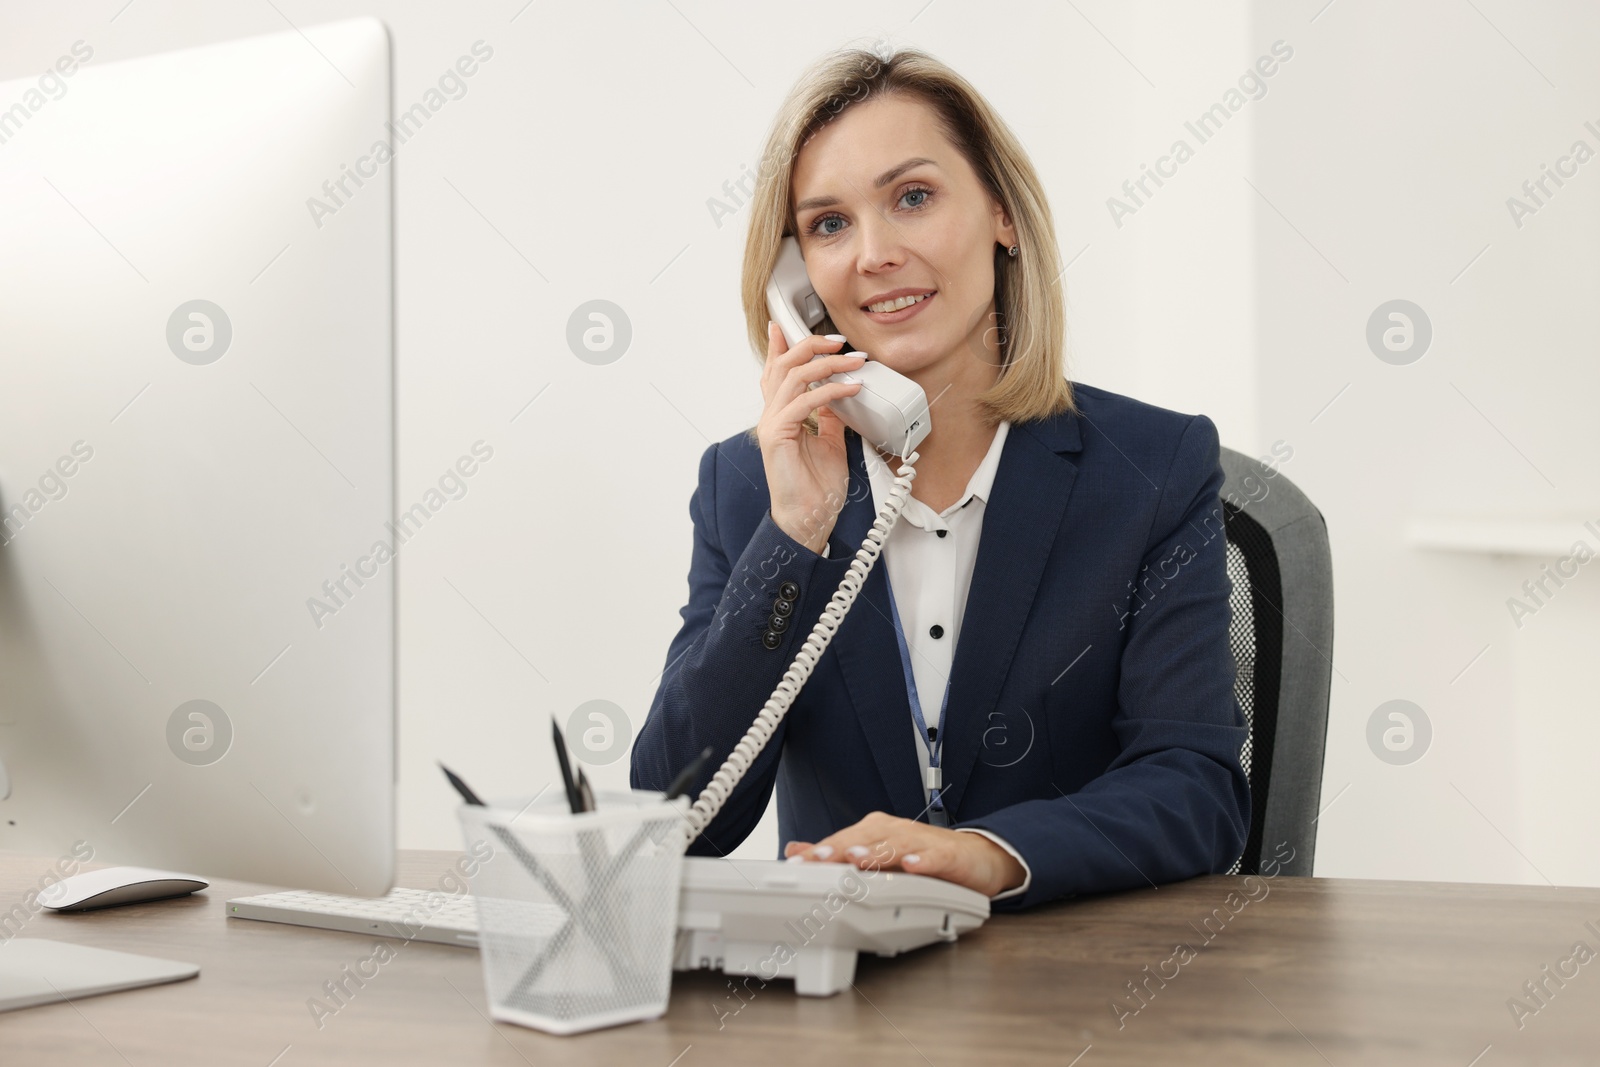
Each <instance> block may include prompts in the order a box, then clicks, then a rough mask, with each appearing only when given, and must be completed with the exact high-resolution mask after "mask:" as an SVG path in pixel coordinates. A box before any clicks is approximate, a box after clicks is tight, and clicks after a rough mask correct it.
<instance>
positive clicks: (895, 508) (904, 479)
mask: <svg viewBox="0 0 1600 1067" xmlns="http://www.w3.org/2000/svg"><path fill="white" fill-rule="evenodd" d="M916 462H917V453H916V452H912V453H911V454H910V455H908V456H906V457H905V460H904V462H902V463H901V465H900V469H899V470H898V471H896V472H895V480H894V488H893V489H891V490H890V491H889V496H888V498H887V499H885V500H884V502H883V506H882V507H881V508H879V509H878V517H877V518H876V519H875V520H874V521H873V523H872V529H870V530H868V531H867V539H866V540H865V541H863V542H862V543H861V548H860V549H858V550H857V552H856V555H855V559H853V560H851V561H850V569H849V570H848V571H847V572H846V573H845V576H844V578H843V580H842V581H840V582H839V588H838V589H836V590H835V591H834V594H833V598H832V599H831V600H829V601H828V606H827V607H826V608H824V609H823V611H822V617H821V618H820V619H818V620H817V624H816V625H815V626H813V627H812V628H811V633H810V635H809V636H807V637H806V640H805V644H803V645H802V646H801V647H800V651H799V652H798V653H796V654H795V657H794V662H793V663H791V664H789V669H788V670H787V671H785V672H784V674H783V678H782V679H781V680H779V682H778V688H776V689H774V690H773V691H772V696H770V697H768V698H767V703H766V705H765V706H764V707H763V708H762V709H761V713H760V714H759V715H757V716H756V720H755V722H753V723H751V724H750V729H749V730H747V731H745V735H744V737H742V738H740V740H739V743H738V744H737V745H735V746H734V748H733V751H732V752H730V753H729V754H728V758H727V760H726V761H725V762H724V763H723V764H722V766H721V767H719V768H718V769H717V773H716V774H714V775H712V776H711V781H710V783H709V784H707V785H706V787H705V789H704V790H703V791H702V792H701V794H700V798H699V799H698V800H696V801H695V802H694V806H693V807H691V808H690V809H689V811H688V813H687V814H686V815H685V816H684V822H685V824H686V825H685V827H684V831H683V835H684V847H688V845H689V844H690V842H692V841H694V839H695V838H696V837H699V836H700V832H701V831H702V830H704V829H705V828H706V827H707V826H708V825H710V823H711V820H712V819H714V818H716V817H717V812H719V811H721V810H722V805H723V804H724V803H725V802H726V801H727V799H728V797H729V795H730V794H732V792H733V789H734V786H736V785H738V784H739V781H740V779H742V778H743V777H744V775H745V772H746V771H748V770H749V769H750V766H751V764H753V763H755V761H756V757H757V756H759V755H761V750H762V749H764V748H766V747H767V742H768V741H770V740H771V739H772V735H773V734H774V733H776V732H777V729H778V724H779V723H780V722H782V721H783V717H784V715H786V714H787V713H788V711H789V705H790V704H792V703H793V702H794V698H795V697H796V696H798V695H799V693H800V690H801V689H803V688H805V684H806V681H807V680H808V679H809V678H810V677H811V672H812V670H813V669H814V668H815V667H816V665H817V661H818V660H819V659H821V658H822V653H823V652H824V651H826V650H827V647H828V644H829V642H831V641H832V640H833V635H834V632H835V631H836V630H838V629H839V624H840V623H841V622H843V621H844V617H845V616H846V615H848V614H849V613H850V606H851V605H852V604H854V603H855V599H856V594H857V593H859V592H860V591H861V587H862V586H863V585H864V584H866V581H867V575H869V574H871V573H872V568H873V566H874V565H875V564H876V563H877V562H878V556H879V555H880V554H881V553H882V552H883V542H884V540H885V539H886V538H888V536H889V531H890V530H892V529H894V524H895V523H896V522H897V521H898V520H899V518H900V512H901V510H902V509H904V508H905V506H906V501H907V500H908V499H909V498H910V496H911V482H912V480H913V479H914V478H916V476H917V471H916V466H915V464H916Z"/></svg>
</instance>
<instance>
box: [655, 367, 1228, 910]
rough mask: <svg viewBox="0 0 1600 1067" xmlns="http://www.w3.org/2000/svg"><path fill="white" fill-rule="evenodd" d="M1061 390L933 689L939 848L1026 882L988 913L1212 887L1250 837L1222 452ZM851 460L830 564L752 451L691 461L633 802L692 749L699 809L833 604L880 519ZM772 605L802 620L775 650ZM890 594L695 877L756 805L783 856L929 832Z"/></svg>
mask: <svg viewBox="0 0 1600 1067" xmlns="http://www.w3.org/2000/svg"><path fill="white" fill-rule="evenodd" d="M1074 391H1075V396H1076V399H1077V404H1078V408H1079V411H1078V412H1077V413H1075V414H1063V415H1058V416H1055V417H1052V418H1047V419H1041V420H1036V421H1033V422H1024V423H1013V424H1012V426H1011V430H1010V433H1009V434H1008V435H1007V438H1006V442H1005V446H1004V448H1003V449H1002V452H1001V455H1000V465H999V469H998V470H997V471H996V473H995V479H994V486H993V488H992V490H991V492H990V496H989V499H988V501H987V503H986V504H985V508H984V516H983V529H982V536H981V537H980V539H979V543H978V555H977V561H976V563H975V564H974V569H973V575H972V584H971V590H970V592H969V594H968V599H967V606H966V614H965V615H964V616H963V618H962V623H961V639H960V642H959V643H958V645H957V647H956V650H955V656H954V659H953V661H952V667H951V679H950V696H949V708H948V711H947V712H946V723H945V729H946V736H945V738H944V743H943V751H942V766H943V768H944V797H945V803H946V805H947V809H948V810H949V811H950V812H951V816H952V817H951V823H950V824H951V825H952V826H971V827H981V828H983V829H985V830H989V831H992V832H993V833H995V834H997V835H999V836H1000V837H1002V838H1004V839H1005V840H1006V841H1008V842H1010V844H1011V845H1012V847H1014V848H1015V849H1016V850H1017V851H1018V852H1019V853H1020V854H1021V855H1022V857H1023V858H1024V859H1025V860H1026V861H1027V863H1028V866H1029V867H1030V868H1031V869H1032V872H1033V881H1032V884H1031V885H1030V886H1029V888H1028V891H1027V892H1026V893H1023V894H1018V895H1016V896H1013V897H1009V898H1007V899H1005V900H1001V901H996V902H995V908H996V910H1010V909H1015V908H1023V907H1028V906H1030V905H1033V904H1038V903H1042V902H1044V901H1048V900H1054V899H1057V898H1060V897H1068V896H1076V895H1078V894H1087V893H1098V892H1105V891H1108V890H1115V889H1125V888H1129V887H1135V886H1143V885H1155V884H1159V883H1164V882H1171V881H1176V880H1179V879H1183V878H1189V877H1193V876H1195V875H1199V874H1206V873H1221V872H1224V871H1226V870H1228V868H1229V867H1231V866H1232V864H1233V861H1234V860H1235V859H1236V858H1237V857H1238V856H1239V854H1240V853H1241V852H1242V851H1243V849H1244V843H1245V838H1246V835H1247V832H1248V829H1249V825H1250V787H1249V781H1248V779H1247V778H1246V776H1245V773H1244V770H1243V769H1242V767H1241V766H1240V762H1239V754H1240V749H1241V748H1242V746H1243V745H1244V743H1245V739H1246V737H1247V735H1248V727H1247V723H1246V720H1245V717H1244V713H1243V711H1242V710H1241V709H1240V707H1239V704H1238V701H1237V700H1236V699H1235V698H1234V694H1233V683H1234V661H1233V654H1232V650H1231V649H1230V647H1229V643H1228V623H1229V607H1228V595H1229V590H1230V581H1229V578H1228V573H1227V565H1226V547H1225V543H1226V536H1225V534H1224V532H1223V521H1222V509H1221V501H1220V499H1219V497H1220V492H1221V488H1222V468H1221V466H1220V464H1219V462H1218V441H1217V431H1216V427H1215V426H1214V425H1213V424H1212V422H1211V420H1210V419H1208V418H1206V417H1205V416H1204V415H1192V416H1191V415H1183V414H1179V413H1178V412H1174V411H1168V410H1165V409H1163V408H1158V407H1154V406H1152V405H1150V404H1145V403H1142V402H1140V401H1138V400H1134V399H1132V398H1130V397H1126V396H1121V395H1118V394H1116V393H1112V392H1108V391H1106V390H1104V389H1096V388H1094V387H1092V386H1087V385H1082V384H1076V383H1075V384H1074ZM845 438H846V445H847V449H848V454H849V477H850V481H849V493H848V496H847V501H846V504H845V506H844V509H843V511H842V512H841V513H840V515H839V518H838V521H837V523H836V524H835V526H834V529H833V531H832V533H831V535H830V537H829V544H830V546H831V547H830V549H829V558H824V557H823V556H821V555H819V554H818V553H816V552H813V551H811V550H810V549H808V548H806V547H805V546H804V545H802V544H800V543H799V542H797V541H795V540H794V539H793V538H791V537H790V536H789V535H788V534H786V533H784V532H783V531H782V530H781V529H779V527H778V526H777V524H776V523H775V522H774V521H773V519H772V515H771V512H770V510H769V506H770V499H769V496H768V493H767V485H766V474H765V468H764V467H763V465H762V460H761V451H760V448H759V446H758V445H756V444H755V443H753V442H752V441H751V440H750V439H749V437H747V436H746V434H745V433H740V434H738V435H736V436H733V437H730V438H728V439H727V440H725V441H722V442H719V443H718V444H715V445H713V446H711V447H709V448H707V449H706V451H705V454H704V455H703V456H702V457H701V459H700V484H699V486H698V488H696V489H695V491H694V494H693V496H692V497H691V499H690V501H689V515H690V518H691V519H693V520H694V552H693V557H692V560H691V563H690V568H689V602H688V604H687V605H685V607H684V608H683V609H682V611H681V612H680V614H681V615H682V617H683V626H682V628H681V629H680V630H679V631H678V634H677V636H676V637H675V638H673V640H672V645H671V647H670V648H669V649H668V652H667V666H666V670H665V672H664V673H663V674H662V677H661V683H660V687H659V688H658V690H657V692H656V694H655V698H654V700H653V701H652V702H651V705H650V713H649V716H648V718H647V719H646V720H645V723H644V726H643V728H642V729H641V730H640V731H639V736H638V739H637V740H636V741H635V743H634V747H633V753H632V771H631V775H630V777H631V781H632V783H633V785H634V786H635V787H636V788H642V789H658V790H659V789H665V788H666V787H667V785H668V783H669V782H670V781H671V779H672V778H673V776H674V775H675V774H676V773H677V772H678V771H679V770H680V769H681V768H682V767H683V766H684V765H686V764H687V763H689V762H690V760H691V759H693V758H694V756H695V755H696V754H698V753H699V752H700V750H701V749H702V748H704V747H705V746H707V745H710V746H711V747H712V748H713V749H714V750H715V753H716V757H717V760H716V762H714V763H713V764H712V766H710V767H707V768H706V769H705V771H704V772H703V773H702V774H701V776H700V780H699V781H698V782H696V783H695V786H694V792H692V793H691V794H690V795H691V797H693V796H696V795H698V793H699V790H700V789H702V788H703V787H704V786H705V784H706V782H708V781H709V780H710V778H711V775H712V774H713V773H714V772H715V770H716V767H717V766H718V765H720V760H721V759H722V758H725V756H726V754H727V753H728V752H730V751H732V749H733V747H734V745H735V744H737V743H738V741H739V739H740V738H741V737H742V736H743V735H744V732H745V731H746V730H747V729H748V728H749V726H750V723H751V720H752V719H754V718H755V716H756V713H757V712H758V711H760V710H761V708H762V706H763V705H764V704H765V703H766V701H767V698H768V697H769V696H771V694H772V691H773V689H774V688H776V686H777V684H778V681H779V680H780V679H781V678H782V676H783V674H784V672H785V671H786V670H787V669H788V667H789V664H790V662H791V661H792V660H793V659H794V657H795V653H796V652H797V651H798V650H799V649H800V647H801V645H802V644H803V643H804V642H805V639H806V637H807V635H808V634H810V632H811V629H812V627H813V626H814V625H815V623H816V621H817V619H818V617H819V616H820V615H821V614H822V610H823V608H824V607H825V606H826V605H827V603H828V602H829V600H830V599H831V598H832V596H833V594H834V591H835V590H836V589H837V588H838V586H839V582H840V580H841V579H842V578H843V577H844V574H845V571H846V570H847V569H848V567H849V564H850V561H851V560H852V559H853V558H854V556H855V553H856V551H857V549H858V548H859V547H860V545H861V542H862V541H863V540H865V538H866V534H867V531H868V529H870V528H871V525H872V520H873V518H874V517H875V509H874V508H873V502H872V492H871V484H870V482H869V481H868V478H867V472H866V467H865V465H864V463H863V460H862V442H861V438H860V437H859V436H858V435H857V434H856V433H855V432H854V431H853V430H847V431H846V433H845ZM902 521H903V520H902ZM894 537H895V531H891V532H890V534H889V539H888V540H887V541H886V542H885V548H887V547H888V546H890V545H892V544H893V543H894ZM788 583H793V585H792V586H789V588H788V589H787V590H784V586H785V585H787V584H788ZM780 590H782V591H785V592H788V593H791V594H794V595H795V598H796V599H795V604H794V609H795V610H794V611H793V613H792V614H791V615H790V616H789V619H788V623H787V625H786V624H785V623H784V622H782V621H780V620H781V617H780V616H778V615H776V614H775V613H774V610H773V604H774V601H775V600H776V599H777V598H778V596H779V593H780ZM885 590H886V586H885V582H884V560H883V559H882V557H881V556H880V557H879V559H878V561H877V563H876V565H875V566H874V567H873V570H872V573H871V575H869V577H868V579H867V582H866V584H865V585H864V586H863V588H862V590H861V594H860V596H858V597H857V599H856V602H855V604H854V605H853V607H852V609H851V611H850V614H849V615H848V616H847V617H846V618H845V620H844V622H843V623H841V624H840V626H839V628H838V631H837V632H836V633H835V634H834V636H833V640H832V642H831V643H830V644H829V645H828V647H827V649H826V650H825V651H824V652H823V654H822V656H821V658H820V659H819V661H818V663H817V666H816V670H815V672H814V673H813V674H812V676H811V678H810V679H809V681H808V682H807V683H806V686H805V688H804V689H803V690H802V691H801V692H800V694H799V696H798V697H797V698H796V699H795V701H794V704H793V706H792V707H790V709H789V713H788V715H787V717H786V718H785V719H784V721H783V723H782V724H781V725H780V726H779V728H778V730H777V732H776V733H775V734H774V735H773V737H772V740H771V741H770V742H768V744H767V747H766V749H765V750H764V751H763V752H762V753H761V755H760V756H759V757H758V758H757V759H756V761H755V763H754V765H753V766H752V767H751V769H750V771H749V772H748V773H747V774H746V775H745V778H744V780H743V781H741V782H740V783H739V785H738V787H737V788H736V789H735V790H734V791H733V793H732V795H731V796H730V797H729V799H728V803H727V804H726V806H725V807H724V808H723V810H722V811H721V813H720V814H719V815H718V816H717V818H715V819H714V820H712V822H711V824H710V826H708V827H707V828H706V832H705V833H704V834H703V835H702V836H701V837H700V838H699V839H697V840H696V841H695V842H694V844H693V846H692V847H691V849H690V852H691V853H692V854H700V855H721V854H725V853H727V852H729V851H730V850H732V849H733V848H734V847H735V846H736V845H738V844H739V843H740V842H741V841H743V840H744V838H745V837H746V836H747V835H748V834H749V833H750V831H751V829H752V828H754V827H755V825H756V823H757V822H758V821H759V820H760V818H761V815H762V813H763V812H764V811H765V809H766V806H767V801H768V798H769V797H770V795H771V793H772V789H773V787H774V784H776V787H777V790H778V832H779V835H780V842H786V841H791V840H800V841H820V840H822V839H823V838H824V837H826V836H828V835H829V834H831V833H834V832H835V831H837V830H840V829H842V828H844V827H846V826H849V825H851V824H852V823H855V822H856V821H858V820H859V819H861V818H862V817H863V816H865V815H867V814H868V813H870V812H872V811H885V812H889V813H890V814H894V815H899V816H903V817H905V818H912V819H914V818H919V817H921V818H923V819H924V821H925V820H926V816H925V815H924V814H923V812H924V809H925V808H926V800H925V793H924V790H923V788H922V785H921V783H920V781H919V763H918V757H917V753H916V748H915V741H914V740H913V738H912V735H911V730H910V729H909V727H908V725H907V724H908V723H909V722H910V719H911V710H910V704H909V703H908V701H907V697H906V691H905V675H904V671H903V669H902V667H901V663H900V654H899V649H898V646H897V644H896V642H895V635H894V628H893V624H892V623H891V621H890V613H889V602H888V599H887V596H886V595H885ZM780 854H781V851H780Z"/></svg>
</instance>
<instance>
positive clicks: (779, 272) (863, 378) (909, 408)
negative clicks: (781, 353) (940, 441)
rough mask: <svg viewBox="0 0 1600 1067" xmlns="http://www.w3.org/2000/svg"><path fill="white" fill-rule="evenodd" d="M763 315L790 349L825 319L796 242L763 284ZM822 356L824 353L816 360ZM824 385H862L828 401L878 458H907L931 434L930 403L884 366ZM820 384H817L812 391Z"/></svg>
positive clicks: (870, 364) (786, 246) (787, 244)
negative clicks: (880, 455)
mask: <svg viewBox="0 0 1600 1067" xmlns="http://www.w3.org/2000/svg"><path fill="white" fill-rule="evenodd" d="M767 310H768V311H770V312H771V313H772V321H774V322H776V323H777V324H778V326H779V328H780V329H782V330H783V338H784V340H785V341H786V342H788V343H789V344H790V345H796V344H799V343H800V342H801V341H802V340H803V339H805V338H806V337H809V336H810V335H811V332H812V329H811V328H812V327H814V326H816V325H817V324H818V323H820V322H821V321H822V319H823V317H824V316H826V315H827V313H828V312H827V309H826V308H824V307H823V306H822V300H821V299H820V298H818V296H817V291H816V290H815V289H814V288H812V286H811V279H810V278H809V277H808V276H807V275H806V261H805V259H804V258H803V257H802V256H801V255H800V242H799V241H797V240H796V239H795V238H793V237H785V238H784V239H783V246H782V248H781V249H780V250H779V252H778V264H777V266H775V267H774V268H773V270H772V278H771V280H770V281H768V282H767ZM862 354H863V355H865V353H862ZM826 356H827V353H824V354H823V355H818V356H817V357H815V358H817V359H824V358H826ZM826 380H827V381H830V382H855V381H859V382H861V390H860V391H859V392H857V393H856V394H855V395H854V396H846V397H841V398H840V399H838V400H834V401H831V402H830V403H829V404H828V407H829V408H830V409H832V410H833V411H834V412H835V413H836V414H837V415H838V416H839V418H841V419H842V420H844V424H845V425H846V426H849V427H850V428H851V429H852V430H854V431H855V432H856V433H858V434H860V435H861V437H862V439H863V440H864V441H866V442H868V443H870V444H873V445H876V446H877V448H878V450H879V451H880V452H887V453H888V454H890V455H892V456H906V455H910V453H911V450H912V449H914V448H916V447H917V446H918V445H920V444H921V443H922V439H923V438H925V437H927V436H928V431H929V430H930V429H932V428H933V424H932V420H931V419H930V417H929V413H928V397H927V395H926V394H925V393H924V392H923V391H922V386H920V385H918V384H917V383H916V382H914V381H912V380H911V379H910V378H907V377H906V376H905V375H903V374H901V373H900V372H899V371H897V370H894V369H893V368H891V367H889V366H888V365H886V364H883V363H879V362H877V361H875V360H873V359H871V358H868V360H867V361H866V362H865V363H863V364H862V365H861V366H860V367H859V368H857V369H856V370H853V371H844V372H842V373H839V374H835V375H834V376H833V377H831V378H828V379H826ZM821 384H822V383H821V382H817V383H816V384H815V385H813V386H812V388H816V386H817V385H821Z"/></svg>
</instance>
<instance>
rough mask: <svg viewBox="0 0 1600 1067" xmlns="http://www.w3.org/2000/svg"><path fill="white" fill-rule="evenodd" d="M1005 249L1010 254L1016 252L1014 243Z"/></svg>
mask: <svg viewBox="0 0 1600 1067" xmlns="http://www.w3.org/2000/svg"><path fill="white" fill-rule="evenodd" d="M1006 251H1007V252H1009V253H1010V254H1011V255H1012V256H1015V255H1016V254H1017V246H1016V245H1012V246H1011V247H1010V248H1008V249H1006Z"/></svg>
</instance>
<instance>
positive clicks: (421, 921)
mask: <svg viewBox="0 0 1600 1067" xmlns="http://www.w3.org/2000/svg"><path fill="white" fill-rule="evenodd" d="M552 910H556V909H552ZM557 914H559V911H557ZM228 915H229V916H230V917H233V918H239V919H262V920H265V921H267V922H277V923H288V924H290V925H291V926H313V927H317V928H318V929H322V930H342V931H344V932H346V933H351V934H377V935H378V936H379V937H397V938H400V939H402V940H406V941H431V942H434V943H435V944H440V945H465V946H468V947H471V948H476V947H477V946H478V909H477V906H476V904H475V903H474V902H473V899H472V898H471V897H470V896H466V895H461V896H452V895H448V894H445V893H441V892H438V891H437V890H432V889H392V890H390V891H389V895H388V896H383V897H342V896H339V895H338V894H336V893H313V892H309V891H305V890H298V889H292V890H286V891H284V892H281V893H262V894H260V895H258V896H252V897H235V898H234V899H232V900H230V901H228Z"/></svg>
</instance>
